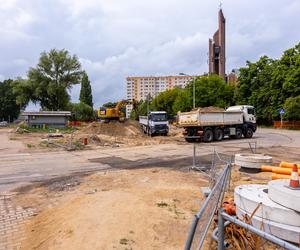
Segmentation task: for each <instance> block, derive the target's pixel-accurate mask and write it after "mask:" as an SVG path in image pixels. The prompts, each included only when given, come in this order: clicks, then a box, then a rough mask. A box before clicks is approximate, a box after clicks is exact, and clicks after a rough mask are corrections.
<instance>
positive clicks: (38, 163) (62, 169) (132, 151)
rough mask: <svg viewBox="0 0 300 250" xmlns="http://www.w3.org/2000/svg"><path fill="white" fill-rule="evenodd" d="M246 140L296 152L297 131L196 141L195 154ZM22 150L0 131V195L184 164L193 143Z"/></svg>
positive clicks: (243, 146) (245, 145)
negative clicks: (92, 175) (72, 178)
mask: <svg viewBox="0 0 300 250" xmlns="http://www.w3.org/2000/svg"><path fill="white" fill-rule="evenodd" d="M249 142H250V143H251V144H252V145H254V144H255V143H256V144H257V146H258V147H276V146H277V147H278V146H281V147H293V148H297V147H298V148H299V151H300V131H290V130H274V129H259V130H258V131H257V133H255V135H254V137H253V138H252V139H241V140H229V139H228V140H224V141H222V142H217V143H210V144H205V143H198V144H196V154H197V156H198V159H200V161H201V159H204V156H208V155H210V154H211V153H212V152H213V150H214V149H215V150H216V151H218V152H219V153H221V154H227V155H232V154H234V153H236V152H239V151H241V150H243V151H245V150H249V152H250V149H249ZM23 149H24V146H23V145H22V143H21V142H19V141H15V140H9V133H8V130H7V129H6V130H5V129H1V130H0V159H1V160H0V194H1V193H2V194H3V193H7V192H9V191H10V190H12V189H15V188H17V187H20V186H23V185H27V184H30V183H35V182H43V181H45V180H49V179H51V178H56V177H62V176H68V175H75V174H79V175H80V174H84V173H87V172H94V171H103V170H107V169H109V168H132V167H151V166H155V167H157V166H161V167H175V166H177V167H178V166H179V167H184V166H187V167H188V166H190V165H191V164H192V153H193V144H189V143H186V144H180V145H178V144H176V143H174V144H160V145H153V146H138V147H127V148H125V147H124V148H122V147H120V148H103V149H97V150H87V151H75V152H67V151H58V152H46V153H38V152H31V153H24V152H23V153H22V150H23ZM299 161H300V159H299Z"/></svg>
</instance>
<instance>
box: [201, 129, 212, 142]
mask: <svg viewBox="0 0 300 250" xmlns="http://www.w3.org/2000/svg"><path fill="white" fill-rule="evenodd" d="M213 139H214V134H213V132H212V130H211V129H206V130H205V131H204V134H203V141H204V142H211V141H213Z"/></svg>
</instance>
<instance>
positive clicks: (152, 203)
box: [0, 122, 300, 250]
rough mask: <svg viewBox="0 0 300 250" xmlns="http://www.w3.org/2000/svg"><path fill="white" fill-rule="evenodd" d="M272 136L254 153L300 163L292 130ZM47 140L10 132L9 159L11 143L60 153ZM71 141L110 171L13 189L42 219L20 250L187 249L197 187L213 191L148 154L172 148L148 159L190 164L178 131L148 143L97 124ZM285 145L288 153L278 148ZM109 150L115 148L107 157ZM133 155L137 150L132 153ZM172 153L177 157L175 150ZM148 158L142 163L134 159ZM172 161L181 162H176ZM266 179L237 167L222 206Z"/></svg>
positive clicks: (19, 202)
mask: <svg viewBox="0 0 300 250" xmlns="http://www.w3.org/2000/svg"><path fill="white" fill-rule="evenodd" d="M275 132H276V131H275ZM275 132H274V131H271V132H269V131H262V132H260V133H257V139H256V140H258V148H257V152H258V153H264V154H268V155H271V156H273V159H274V164H277V163H279V162H280V161H281V160H284V161H298V162H299V161H300V151H299V147H297V145H299V141H300V140H299V138H300V137H299V134H296V135H297V136H296V137H295V136H294V135H295V134H294V133H292V132H289V131H288V132H286V134H284V135H281V134H279V133H275ZM0 136H1V133H0ZM46 136H47V134H45V133H30V134H27V133H23V134H16V133H14V131H11V132H10V142H9V143H7V144H8V145H7V146H6V147H7V148H8V150H9V151H8V152H10V151H11V150H15V149H13V147H12V143H11V142H17V143H18V144H20V145H21V144H22V143H20V142H23V146H22V147H20V148H19V149H18V150H19V151H18V152H23V151H28V152H36V151H46V152H47V151H49V150H51V151H55V150H63V149H62V148H60V147H46V146H45V145H43V143H42V141H44V140H45V137H46ZM70 136H71V135H70V134H68V133H66V134H64V137H63V138H60V139H55V140H56V142H57V143H60V144H62V145H67V143H68V140H69V139H70ZM72 137H73V139H74V142H77V143H80V145H81V143H82V140H83V138H85V137H88V139H89V146H88V147H85V148H84V149H88V150H90V151H88V150H87V151H80V154H78V153H77V154H78V157H80V155H82V156H83V155H84V154H81V153H82V152H83V153H87V156H85V157H86V158H89V156H88V155H93V154H96V152H97V155H96V156H97V157H98V158H97V157H96V156H95V155H94V156H93V159H94V164H97V162H98V164H104V165H105V164H108V165H109V166H110V168H108V169H109V170H107V169H106V170H102V171H99V172H97V173H95V174H92V175H89V176H77V175H74V176H72V175H71V176H64V177H63V176H62V177H61V178H56V179H49V180H48V181H43V183H42V184H38V185H36V184H34V185H31V186H26V187H24V188H21V189H18V190H16V191H17V192H18V194H17V195H16V196H15V197H14V199H13V202H14V203H15V205H16V206H21V207H23V208H32V209H34V210H35V211H36V214H37V215H36V216H35V217H33V218H32V219H31V220H30V221H29V222H28V223H26V225H25V237H24V240H23V241H22V242H21V249H75V250H76V249H122V250H125V249H128V250H129V249H182V248H183V246H184V244H185V241H186V239H187V234H188V230H189V228H190V226H191V222H192V219H193V216H194V214H195V213H196V212H197V211H198V210H199V208H200V206H201V204H202V203H203V199H204V198H203V196H202V193H201V192H200V187H202V186H208V185H209V181H208V177H207V176H205V175H203V174H201V173H200V172H196V171H186V168H181V167H175V165H176V164H175V163H174V165H172V166H165V165H163V164H165V163H163V162H161V163H160V164H161V165H154V166H153V164H156V163H155V162H154V163H153V161H151V159H152V158H149V156H150V155H148V154H146V152H148V151H149V150H151V149H152V150H153V149H154V147H147V145H157V144H168V143H170V144H169V145H160V148H161V150H158V151H157V152H156V151H153V153H151V157H153V159H158V158H160V157H161V158H163V157H165V158H166V159H167V158H168V157H169V158H170V159H172V157H173V158H175V155H176V156H178V154H179V152H181V154H182V156H185V157H187V152H188V153H190V150H191V149H190V148H188V151H186V150H187V148H186V147H187V146H188V147H189V145H187V144H186V143H185V142H184V139H183V138H182V136H181V130H180V129H177V128H175V127H174V128H173V127H172V129H171V131H170V135H169V136H168V137H162V136H158V137H153V138H151V137H147V136H145V135H144V134H142V132H141V130H140V129H139V127H138V124H137V123H134V122H129V123H125V124H123V125H122V124H119V123H111V124H104V123H103V124H99V123H92V124H90V125H88V126H85V127H82V128H81V129H79V130H77V131H76V132H74V134H73V135H72ZM243 143H245V142H242V141H236V142H235V141H233V143H232V142H231V141H230V140H227V141H226V140H224V142H222V143H219V144H216V145H215V146H212V147H216V148H217V150H221V149H222V152H223V153H224V152H225V153H228V154H229V155H231V154H234V153H236V152H248V153H249V148H247V145H246V147H242V146H243V145H244V146H245V144H243ZM246 143H247V142H246ZM263 143H264V144H263ZM282 143H284V145H285V146H282V145H280V144H282ZM28 145H30V146H28ZM133 146H140V147H133ZM143 146H145V147H143ZM184 146H185V147H184ZM104 147H111V149H109V150H106V151H105V150H104ZM114 147H121V149H120V150H123V151H124V152H123V153H122V152H119V153H117V152H118V150H119V149H115V148H114ZM122 147H124V149H122ZM131 147H132V148H131ZM208 147H209V146H207V145H203V144H200V145H199V148H198V152H199V153H200V156H199V158H200V160H201V161H202V162H203V161H204V160H205V159H204V158H205V157H207V158H208V159H211V157H210V155H207V156H205V155H201V153H202V154H203V153H204V151H205V150H208V149H207V148H208ZM99 148H100V150H99ZM150 148H151V149H150ZM78 149H81V148H78ZM94 149H95V150H94ZM102 149H103V151H102ZM134 149H135V150H140V151H139V152H135V151H134ZM175 149H176V150H177V151H173V150H175ZM97 150H98V151H97ZM143 150H144V151H143ZM163 150H165V152H162V151H163ZM184 150H185V151H184ZM89 152H90V153H89ZM207 152H210V151H209V150H208V151H207ZM118 154H119V155H118ZM143 154H145V155H144V156H143V157H144V158H141V159H139V158H137V159H136V157H137V156H141V155H143ZM100 156H101V157H100ZM167 156H168V157H167ZM99 157H100V158H99ZM126 157H128V159H127V158H126ZM169 158H168V159H169ZM126 159H127V160H126ZM116 160H117V162H114V164H112V162H113V161H116ZM175 160H176V161H178V162H179V161H180V159H179V158H178V159H175ZM83 161H84V160H82V162H83ZM120 161H121V162H120ZM147 161H148V164H146V163H147ZM182 161H184V162H185V164H186V161H187V158H182ZM149 162H150V164H149ZM157 162H159V161H157ZM170 162H171V161H169V163H170ZM178 162H177V163H178ZM121 163H122V164H121ZM135 163H136V164H140V166H137V165H136V164H135ZM126 164H131V165H132V166H125V165H126ZM151 164H152V165H151ZM114 165H116V166H115V167H113V166H114ZM169 165H170V164H169ZM156 166H157V167H156ZM128 168H132V169H128ZM269 180H271V173H249V172H243V171H240V169H239V168H238V167H234V168H233V170H232V175H231V185H230V189H229V191H228V192H227V194H226V195H225V200H230V199H232V197H233V191H234V188H235V187H236V186H238V185H241V184H250V183H261V184H265V183H267V182H268V181H269ZM210 244H211V242H210V241H208V242H206V246H205V249H215V245H213V244H212V245H210ZM264 249H274V246H269V245H265V248H264Z"/></svg>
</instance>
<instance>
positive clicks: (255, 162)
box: [235, 154, 272, 169]
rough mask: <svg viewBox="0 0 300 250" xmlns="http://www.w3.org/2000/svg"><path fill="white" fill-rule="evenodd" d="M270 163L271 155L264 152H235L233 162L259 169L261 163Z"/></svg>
mask: <svg viewBox="0 0 300 250" xmlns="http://www.w3.org/2000/svg"><path fill="white" fill-rule="evenodd" d="M271 163H272V157H271V156H268V155H264V154H236V155H235V164H236V165H238V166H240V167H244V168H255V169H260V166H261V165H268V164H271Z"/></svg>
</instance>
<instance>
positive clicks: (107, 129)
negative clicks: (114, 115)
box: [81, 121, 142, 137]
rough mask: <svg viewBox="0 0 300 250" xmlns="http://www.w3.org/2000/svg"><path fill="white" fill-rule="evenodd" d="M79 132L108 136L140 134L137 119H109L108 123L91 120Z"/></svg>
mask: <svg viewBox="0 0 300 250" xmlns="http://www.w3.org/2000/svg"><path fill="white" fill-rule="evenodd" d="M81 133H86V134H95V135H101V134H103V135H109V136H127V137H136V136H140V135H142V131H141V128H140V126H139V123H138V122H137V121H125V122H119V121H111V122H109V123H104V122H93V123H91V124H89V125H88V126H87V127H85V128H83V129H82V130H81Z"/></svg>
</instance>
